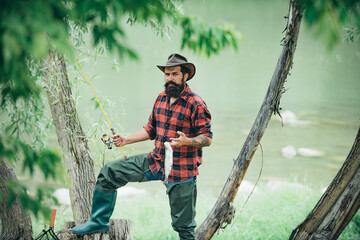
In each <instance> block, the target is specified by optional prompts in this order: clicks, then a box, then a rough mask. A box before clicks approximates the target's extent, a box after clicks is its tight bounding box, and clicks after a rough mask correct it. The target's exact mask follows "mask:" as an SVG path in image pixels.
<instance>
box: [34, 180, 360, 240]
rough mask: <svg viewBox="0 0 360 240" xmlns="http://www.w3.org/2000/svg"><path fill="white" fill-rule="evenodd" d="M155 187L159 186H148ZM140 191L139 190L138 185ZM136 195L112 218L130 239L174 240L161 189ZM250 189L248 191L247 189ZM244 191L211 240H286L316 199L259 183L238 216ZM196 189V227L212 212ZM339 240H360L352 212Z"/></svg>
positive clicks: (121, 201)
mask: <svg viewBox="0 0 360 240" xmlns="http://www.w3.org/2000/svg"><path fill="white" fill-rule="evenodd" d="M154 184H158V185H160V184H159V183H154ZM138 187H141V185H138ZM158 189H159V190H158V191H155V192H153V193H148V194H145V195H141V196H133V197H122V198H118V199H117V204H116V208H115V211H114V214H113V216H112V218H128V219H131V221H132V224H133V233H134V238H135V239H154V240H157V239H178V238H177V234H176V233H174V231H173V230H172V228H171V220H170V214H169V211H170V208H169V206H168V199H167V196H166V194H165V190H164V189H163V188H162V186H159V188H158ZM250 190H251V189H250ZM250 190H249V189H247V190H242V191H240V192H239V193H238V195H237V198H236V200H235V206H236V207H237V213H236V215H235V218H234V220H233V222H232V223H231V224H230V225H229V226H227V227H226V229H224V230H220V231H219V232H218V233H217V234H215V236H214V237H213V239H215V240H225V239H226V240H229V239H253V240H255V239H259V240H260V239H288V237H289V235H290V233H291V231H292V229H293V228H295V227H296V226H297V224H299V223H300V222H301V221H302V220H304V219H305V217H306V216H307V214H308V212H309V211H310V210H311V209H312V208H313V206H314V205H315V204H316V202H317V201H318V199H319V198H320V196H321V194H322V193H321V190H320V189H312V188H309V187H306V186H304V185H301V184H297V183H285V182H275V183H274V182H273V183H272V184H269V183H261V184H259V186H258V187H257V189H256V191H255V192H254V193H253V195H252V196H251V198H250V200H249V202H248V203H247V205H246V206H245V208H244V209H243V211H241V213H240V209H241V208H242V206H243V204H244V202H245V199H246V198H247V196H248V195H249V192H250ZM207 192H210V190H209V191H207V189H199V191H198V201H197V216H196V221H197V223H198V224H200V223H201V222H202V221H203V220H204V219H205V217H206V216H207V214H208V213H209V212H210V210H211V208H212V207H213V205H214V203H215V201H216V199H217V196H213V195H212V194H210V193H209V194H207ZM57 209H58V211H57V217H56V222H55V231H58V230H60V229H61V228H62V225H63V223H64V222H66V221H71V220H72V213H71V210H70V208H69V207H65V206H61V207H57ZM47 226H48V223H45V222H44V221H43V220H39V221H36V220H34V221H33V228H34V234H36V235H37V234H38V233H40V232H41V230H42V229H43V228H44V227H45V228H47ZM339 239H343V240H345V239H346V240H355V239H360V214H359V213H358V214H357V215H356V216H355V217H354V219H353V220H352V222H351V223H350V224H349V225H348V227H347V228H346V230H345V231H344V232H343V234H342V235H341V237H340V238H339Z"/></svg>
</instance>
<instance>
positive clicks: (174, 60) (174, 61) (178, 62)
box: [156, 53, 196, 81]
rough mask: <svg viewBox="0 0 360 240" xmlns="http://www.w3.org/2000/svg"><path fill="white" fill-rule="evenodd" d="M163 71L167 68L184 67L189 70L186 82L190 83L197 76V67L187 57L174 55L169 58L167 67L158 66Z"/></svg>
mask: <svg viewBox="0 0 360 240" xmlns="http://www.w3.org/2000/svg"><path fill="white" fill-rule="evenodd" d="M156 66H157V67H158V68H159V69H160V70H161V71H163V72H165V68H166V67H175V66H184V67H186V68H187V69H188V73H189V77H188V79H187V80H186V81H189V80H190V79H191V78H192V77H194V75H195V71H196V69H195V65H194V64H193V63H190V62H188V61H187V59H186V57H184V56H182V55H180V54H178V53H173V54H171V55H170V56H169V57H168V60H167V62H166V64H165V65H156Z"/></svg>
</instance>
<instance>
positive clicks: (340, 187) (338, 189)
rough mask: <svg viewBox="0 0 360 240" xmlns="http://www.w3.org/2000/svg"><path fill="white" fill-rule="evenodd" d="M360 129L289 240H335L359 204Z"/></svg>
mask: <svg viewBox="0 0 360 240" xmlns="http://www.w3.org/2000/svg"><path fill="white" fill-rule="evenodd" d="M359 183H360V128H359V131H358V133H357V136H356V138H355V142H354V145H353V147H352V148H351V151H350V153H349V155H348V157H347V158H346V160H345V162H344V164H343V166H342V167H341V169H340V170H339V172H338V173H337V175H336V177H335V178H334V180H333V181H332V183H331V184H330V186H329V187H328V188H327V190H326V192H325V193H324V194H323V195H322V197H321V199H320V200H319V202H318V203H317V204H316V205H315V207H314V209H313V210H312V211H311V212H310V214H309V215H308V216H307V218H306V219H305V220H304V221H303V222H302V223H301V224H299V226H297V227H296V228H295V229H294V230H293V232H292V234H291V236H290V239H294V240H295V239H314V240H315V239H337V238H338V237H339V235H340V234H341V233H342V231H343V230H344V229H345V227H346V226H347V224H348V223H349V222H350V220H351V219H352V218H353V216H354V215H355V214H356V212H357V211H358V209H359V207H360V184H359Z"/></svg>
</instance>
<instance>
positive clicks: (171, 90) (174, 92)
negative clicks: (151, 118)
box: [165, 79, 185, 98]
mask: <svg viewBox="0 0 360 240" xmlns="http://www.w3.org/2000/svg"><path fill="white" fill-rule="evenodd" d="M184 88H185V81H184V79H182V81H181V83H180V84H177V83H175V82H173V81H169V82H167V83H166V84H165V94H166V96H167V97H169V98H171V97H173V98H178V97H179V96H180V94H181V93H182V91H183V90H184Z"/></svg>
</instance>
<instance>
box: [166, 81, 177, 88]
mask: <svg viewBox="0 0 360 240" xmlns="http://www.w3.org/2000/svg"><path fill="white" fill-rule="evenodd" d="M170 84H173V85H175V86H180V84H177V83H176V82H173V81H169V82H167V83H165V87H168V86H169V85H170Z"/></svg>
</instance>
